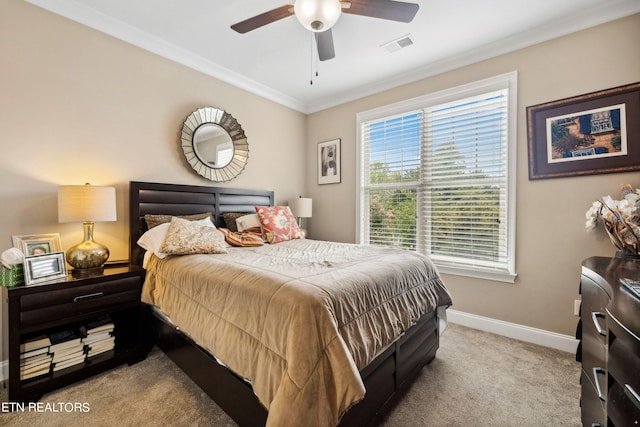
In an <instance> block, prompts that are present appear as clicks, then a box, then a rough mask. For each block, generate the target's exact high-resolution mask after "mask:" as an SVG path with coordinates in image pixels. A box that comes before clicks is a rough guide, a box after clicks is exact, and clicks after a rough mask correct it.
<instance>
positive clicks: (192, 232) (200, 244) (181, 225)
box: [160, 217, 227, 255]
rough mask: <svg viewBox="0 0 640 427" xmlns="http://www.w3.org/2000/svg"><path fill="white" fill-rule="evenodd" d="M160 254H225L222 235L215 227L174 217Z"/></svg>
mask: <svg viewBox="0 0 640 427" xmlns="http://www.w3.org/2000/svg"><path fill="white" fill-rule="evenodd" d="M160 252H163V253H165V254H169V255H190V254H226V253H227V249H226V247H225V241H224V234H222V233H221V232H220V231H218V230H217V229H216V228H215V227H211V226H207V225H201V224H198V223H197V222H195V221H189V220H186V219H182V218H177V217H174V218H173V219H171V224H170V225H169V229H168V230H167V235H166V236H165V238H164V241H163V242H162V246H160Z"/></svg>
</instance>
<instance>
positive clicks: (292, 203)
mask: <svg viewBox="0 0 640 427" xmlns="http://www.w3.org/2000/svg"><path fill="white" fill-rule="evenodd" d="M312 208H313V199H310V198H303V197H302V196H300V197H298V198H297V199H289V209H291V212H292V213H293V216H295V217H296V218H298V227H300V229H301V230H302V232H303V233H304V235H305V237H306V235H307V230H305V229H304V228H302V218H311V211H312Z"/></svg>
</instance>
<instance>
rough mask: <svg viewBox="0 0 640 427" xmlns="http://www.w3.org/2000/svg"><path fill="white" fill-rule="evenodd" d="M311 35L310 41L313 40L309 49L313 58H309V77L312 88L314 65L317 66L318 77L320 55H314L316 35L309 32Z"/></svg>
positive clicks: (316, 73)
mask: <svg viewBox="0 0 640 427" xmlns="http://www.w3.org/2000/svg"><path fill="white" fill-rule="evenodd" d="M309 33H310V35H311V39H310V40H311V45H310V49H309V52H310V53H311V57H310V58H309V59H310V63H309V76H310V79H309V84H310V85H311V86H313V74H314V73H313V66H314V65H315V68H316V72H315V76H316V77H318V55H314V49H313V46H314V45H315V43H314V41H315V34H314V33H313V32H309ZM314 57H315V64H314V61H313V59H314Z"/></svg>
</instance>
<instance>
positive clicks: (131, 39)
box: [24, 0, 640, 114]
mask: <svg viewBox="0 0 640 427" xmlns="http://www.w3.org/2000/svg"><path fill="white" fill-rule="evenodd" d="M24 1H26V2H28V3H31V4H33V5H35V6H38V7H41V8H43V9H46V10H48V11H50V12H52V13H55V14H57V15H61V16H63V17H65V18H68V19H70V20H72V21H75V22H78V23H80V24H83V25H86V26H88V27H90V28H93V29H95V30H97V31H100V32H103V33H105V34H108V35H110V36H112V37H115V38H117V39H119V40H122V41H125V42H127V43H129V44H132V45H134V46H137V47H139V48H141V49H144V50H147V51H149V52H152V53H155V54H156V55H159V56H161V57H164V58H167V59H169V60H171V61H174V62H177V63H179V64H182V65H184V66H186V67H189V68H192V69H194V70H196V71H199V72H201V73H203V74H206V75H209V76H211V77H214V78H216V79H219V80H221V81H223V82H225V83H228V84H230V85H233V86H235V87H238V88H240V89H243V90H246V91H247V92H250V93H253V94H255V95H258V96H261V97H263V98H265V99H268V100H270V101H273V102H276V103H278V104H281V105H283V106H285V107H289V108H291V109H293V110H296V111H299V112H302V113H305V114H311V113H315V112H318V111H321V110H325V109H327V108H331V107H335V106H337V105H340V104H344V103H346V102H350V101H353V100H356V99H359V98H363V97H366V96H370V95H374V94H376V93H380V92H383V91H386V90H389V89H393V88H395V87H398V86H401V85H405V84H408V83H413V82H416V81H418V80H422V79H425V78H428V77H431V76H434V75H437V74H441V73H444V72H447V71H451V70H454V69H456V68H460V67H464V66H467V65H470V64H473V63H476V62H479V61H483V60H487V59H490V58H493V57H496V56H499V55H503V54H506V53H509V52H513V51H516V50H518V49H523V48H526V47H529V46H532V45H535V44H538V43H542V42H545V41H548V40H551V39H554V38H558V37H562V36H565V35H568V34H570V33H574V32H576V31H581V30H584V29H587V28H590V27H593V26H596V25H600V24H604V23H606V22H609V21H613V20H616V19H620V18H623V17H625V16H630V15H633V14H635V13H640V2H639V1H637V0H619V1H618V2H616V3H615V4H614V5H612V4H611V3H608V4H606V5H599V6H596V7H594V8H590V9H588V10H585V11H583V12H581V13H578V14H575V15H573V16H572V19H571V20H557V21H554V22H551V23H548V24H546V25H542V26H540V27H537V28H535V29H533V30H530V31H526V32H522V33H519V34H517V35H514V36H512V37H509V38H506V39H503V40H500V41H497V42H495V43H491V44H488V45H485V46H483V47H480V48H476V49H473V50H469V51H467V52H464V53H461V54H458V55H455V56H452V57H450V58H445V59H443V60H440V61H437V62H434V63H432V64H429V65H427V66H425V67H421V68H418V69H416V70H412V71H410V72H407V73H404V74H400V75H396V76H394V77H392V78H388V79H383V80H380V81H376V82H372V83H368V84H366V85H363V86H359V87H356V88H354V89H353V90H348V91H343V92H341V93H340V94H335V95H331V96H329V97H325V98H322V99H319V100H317V101H314V102H311V103H304V102H302V101H301V100H299V99H296V98H293V97H291V96H289V95H286V94H284V93H282V92H279V91H276V90H274V89H272V88H270V87H268V86H265V85H263V84H261V83H259V82H256V81H255V80H252V79H248V78H246V77H244V76H242V75H240V74H239V73H236V72H234V71H231V70H229V69H228V68H225V67H222V66H220V65H218V64H216V63H214V62H212V61H209V60H207V59H205V58H203V57H201V56H198V55H195V54H193V53H191V52H189V51H187V50H185V49H183V48H181V47H178V46H175V45H172V44H170V43H167V42H166V41H164V40H161V39H159V38H157V37H154V36H152V35H150V34H148V33H145V32H143V31H140V30H138V29H137V28H135V27H133V26H131V25H128V24H126V23H124V22H122V21H119V20H117V19H114V18H112V17H110V16H107V15H105V14H103V13H100V12H98V11H96V10H95V9H92V8H90V7H87V6H86V5H84V4H82V3H81V2H79V1H76V0H24Z"/></svg>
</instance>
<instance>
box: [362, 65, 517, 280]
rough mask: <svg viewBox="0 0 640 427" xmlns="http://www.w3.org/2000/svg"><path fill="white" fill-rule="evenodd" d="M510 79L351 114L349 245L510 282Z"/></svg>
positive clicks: (513, 89) (512, 213) (512, 260)
mask: <svg viewBox="0 0 640 427" xmlns="http://www.w3.org/2000/svg"><path fill="white" fill-rule="evenodd" d="M515 96H516V73H510V74H507V75H503V76H498V77H495V78H492V79H487V80H483V81H481V82H476V83H472V84H469V85H465V86H462V87H457V88H454V89H451V90H447V91H442V92H438V93H436V94H430V95H426V96H422V97H419V98H415V99H412V100H409V101H405V102H402V103H399V104H395V105H392V106H387V107H383V108H380V109H376V110H372V111H368V112H364V113H360V114H358V133H359V135H358V141H359V150H358V152H359V153H358V154H359V161H358V173H359V180H358V181H359V186H358V187H359V188H358V230H357V233H358V236H357V238H358V242H360V243H366V244H373V245H386V246H394V247H400V248H404V249H407V250H414V251H417V252H420V253H424V254H427V255H429V257H431V259H432V260H433V261H434V262H435V264H436V265H437V266H438V268H439V270H440V271H441V272H443V273H452V274H462V275H468V276H473V277H482V278H489V279H494V280H502V281H508V282H513V281H514V280H515V268H514V267H515V238H514V236H515V211H514V206H515V147H514V143H515V129H516V115H515V106H516V100H515Z"/></svg>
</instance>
